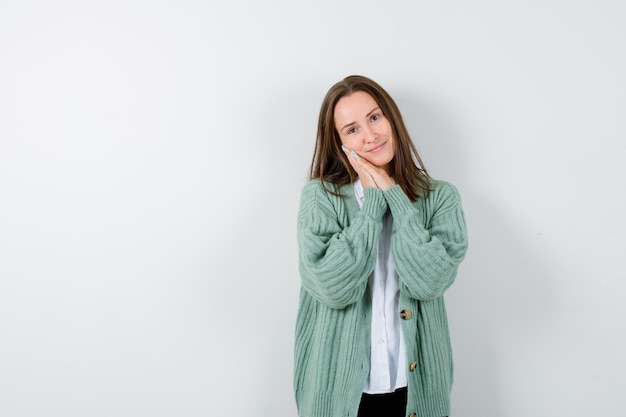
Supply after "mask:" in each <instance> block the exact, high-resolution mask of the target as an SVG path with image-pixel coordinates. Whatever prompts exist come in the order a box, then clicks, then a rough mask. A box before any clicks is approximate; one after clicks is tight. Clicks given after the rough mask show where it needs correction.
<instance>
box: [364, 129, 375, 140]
mask: <svg viewBox="0 0 626 417" xmlns="http://www.w3.org/2000/svg"><path fill="white" fill-rule="evenodd" d="M363 134H364V135H365V142H367V143H371V142H374V141H375V140H376V132H375V131H374V129H372V127H371V126H365V127H364V128H363Z"/></svg>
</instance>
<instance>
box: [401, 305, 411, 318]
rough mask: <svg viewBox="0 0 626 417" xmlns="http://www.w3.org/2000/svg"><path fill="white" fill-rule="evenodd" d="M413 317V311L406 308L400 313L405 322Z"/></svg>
mask: <svg viewBox="0 0 626 417" xmlns="http://www.w3.org/2000/svg"><path fill="white" fill-rule="evenodd" d="M412 315H413V314H412V313H411V310H409V309H406V308H405V309H404V310H402V311H401V312H400V317H402V318H403V319H404V320H408V319H410V318H411V316H412Z"/></svg>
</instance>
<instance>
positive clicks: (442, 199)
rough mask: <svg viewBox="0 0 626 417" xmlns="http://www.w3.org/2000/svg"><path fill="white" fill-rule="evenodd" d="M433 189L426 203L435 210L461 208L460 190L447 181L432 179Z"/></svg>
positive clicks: (425, 200) (442, 210)
mask: <svg viewBox="0 0 626 417" xmlns="http://www.w3.org/2000/svg"><path fill="white" fill-rule="evenodd" d="M430 186H431V191H430V193H428V197H427V198H426V199H424V203H425V204H426V205H427V206H429V208H430V209H431V210H432V211H434V212H438V213H441V212H445V211H447V210H451V209H454V208H460V206H461V195H460V193H459V190H458V189H457V188H456V187H455V186H454V185H453V184H451V183H449V182H447V181H442V180H437V179H431V180H430Z"/></svg>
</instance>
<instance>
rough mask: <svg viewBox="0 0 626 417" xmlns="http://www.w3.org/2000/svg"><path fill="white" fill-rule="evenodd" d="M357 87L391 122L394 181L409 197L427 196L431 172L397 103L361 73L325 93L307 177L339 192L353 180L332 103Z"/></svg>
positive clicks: (336, 193) (345, 79) (335, 102)
mask: <svg viewBox="0 0 626 417" xmlns="http://www.w3.org/2000/svg"><path fill="white" fill-rule="evenodd" d="M357 91H364V92H366V93H368V94H369V95H370V96H372V98H373V99H374V100H375V101H376V103H377V104H378V106H379V107H380V109H381V110H382V113H383V115H385V117H386V118H387V119H388V120H389V123H390V124H391V128H392V131H393V135H394V139H395V141H394V143H395V148H396V149H395V155H394V157H393V160H392V161H391V164H392V166H391V168H392V169H393V173H394V174H393V178H394V180H395V182H396V184H398V185H400V187H402V190H403V191H404V193H405V194H406V195H407V196H408V197H409V199H410V200H411V201H415V200H417V199H418V198H423V197H426V196H427V195H428V193H429V191H430V176H429V175H428V172H427V171H426V168H425V167H424V164H423V163H422V159H421V158H420V156H419V154H418V153H417V148H416V147H415V145H414V144H413V141H412V140H411V138H410V136H409V132H408V131H407V129H406V126H405V125H404V121H403V120H402V115H401V114H400V110H399V109H398V106H397V105H396V103H395V102H394V101H393V99H392V98H391V96H390V95H389V94H388V93H387V92H386V91H385V90H384V89H383V88H382V87H381V86H380V85H378V84H377V83H376V82H374V81H372V80H370V79H369V78H366V77H363V76H360V75H351V76H348V77H346V78H344V79H343V80H342V81H340V82H338V83H337V84H335V85H333V86H332V87H331V88H330V90H328V93H326V97H324V101H323V102H322V107H321V109H320V115H319V119H318V124H317V138H316V141H315V151H314V153H313V160H312V161H311V169H310V172H309V178H310V179H316V178H319V179H320V180H321V182H322V186H323V187H324V189H326V190H327V191H328V192H330V193H332V194H334V195H340V194H339V193H338V187H339V186H342V185H346V184H350V183H352V182H354V181H355V180H356V178H357V174H356V171H354V168H352V166H351V165H350V163H349V162H348V160H347V158H346V155H345V153H344V152H343V151H342V150H341V140H340V139H339V134H338V133H337V129H336V128H335V106H336V105H337V102H339V100H340V99H341V98H342V97H345V96H349V95H351V94H352V93H355V92H357ZM326 182H330V183H332V184H333V185H334V186H335V187H333V188H334V189H333V190H330V189H328V187H327V186H326Z"/></svg>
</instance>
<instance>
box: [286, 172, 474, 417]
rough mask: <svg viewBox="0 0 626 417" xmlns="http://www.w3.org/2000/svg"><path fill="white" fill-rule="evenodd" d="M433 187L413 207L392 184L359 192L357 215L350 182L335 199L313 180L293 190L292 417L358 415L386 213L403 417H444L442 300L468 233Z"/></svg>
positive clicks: (447, 350) (444, 194)
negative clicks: (400, 343) (402, 353)
mask: <svg viewBox="0 0 626 417" xmlns="http://www.w3.org/2000/svg"><path fill="white" fill-rule="evenodd" d="M327 186H330V184H328V185H327ZM432 188H433V191H432V192H431V193H430V194H429V195H428V197H427V198H425V199H424V198H421V199H418V200H417V201H415V202H411V201H410V200H409V198H408V197H407V196H406V194H405V193H404V192H403V191H402V189H401V188H400V186H398V185H396V186H393V187H392V188H390V189H388V190H387V191H385V192H383V191H381V190H379V189H376V188H365V190H364V193H365V201H364V203H363V207H362V209H359V205H358V203H357V201H356V197H355V195H354V190H353V186H352V184H348V185H345V186H343V187H341V188H340V189H339V192H340V193H341V194H343V195H344V197H337V196H334V195H332V194H330V193H328V192H327V191H325V190H324V188H323V187H322V185H321V183H320V181H319V180H312V181H309V182H308V183H307V184H305V186H304V188H303V189H302V194H301V199H300V209H299V212H298V228H297V230H298V234H297V237H298V246H299V266H300V276H301V291H300V301H299V309H298V316H297V319H296V335H295V352H294V353H295V355H294V359H295V362H294V389H295V396H296V403H297V406H298V414H299V416H302V417H355V416H356V415H357V411H358V406H359V403H360V400H361V394H362V392H363V388H364V386H365V381H366V379H367V376H368V373H369V362H370V327H371V322H370V312H371V296H370V292H369V288H368V278H369V275H370V274H371V272H372V271H373V269H374V264H375V258H376V243H377V241H378V236H379V234H380V232H381V230H382V220H383V216H384V214H385V212H386V211H387V209H390V210H391V214H392V217H393V223H394V232H393V234H392V242H391V245H392V246H391V248H392V256H393V259H394V262H395V266H396V271H397V274H398V279H399V284H400V300H399V307H398V310H399V311H398V314H400V315H401V317H402V318H403V320H401V328H402V332H403V335H404V339H405V343H406V352H407V356H408V357H407V363H408V364H413V366H411V367H410V369H407V377H408V400H407V415H409V414H411V413H416V414H417V415H418V416H420V417H441V416H447V415H449V408H450V390H451V387H452V352H451V346H450V336H449V331H448V322H447V318H446V309H445V305H444V301H443V293H444V292H445V291H446V289H448V287H450V285H452V283H453V282H454V279H455V277H456V273H457V268H458V266H459V263H460V262H461V261H462V260H463V257H464V256H465V252H466V250H467V232H466V228H465V220H464V216H463V210H462V208H461V200H460V197H459V194H458V192H457V190H456V188H454V187H453V186H452V185H450V184H449V183H446V182H443V181H436V180H432ZM413 362H415V363H413ZM411 369H412V370H411Z"/></svg>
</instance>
